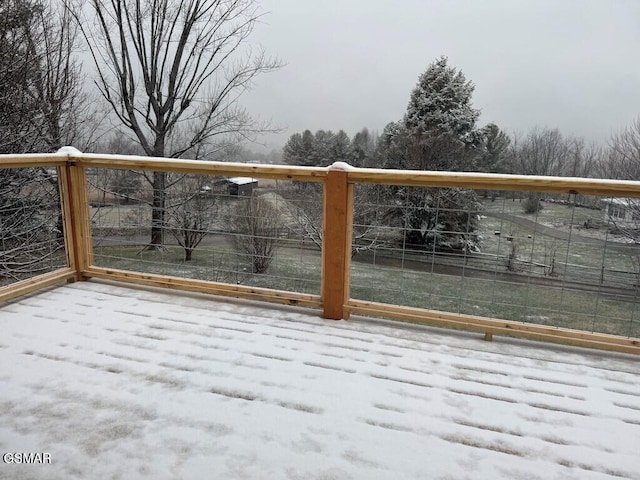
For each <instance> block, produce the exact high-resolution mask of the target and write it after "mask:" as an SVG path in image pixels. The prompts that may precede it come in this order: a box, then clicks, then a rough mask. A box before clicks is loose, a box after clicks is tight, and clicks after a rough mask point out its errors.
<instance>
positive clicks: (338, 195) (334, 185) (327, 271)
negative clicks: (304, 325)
mask: <svg viewBox="0 0 640 480" xmlns="http://www.w3.org/2000/svg"><path fill="white" fill-rule="evenodd" d="M345 166H346V164H345ZM352 229H353V185H352V184H349V182H348V173H347V171H346V169H344V167H342V164H334V166H332V167H331V169H330V170H329V172H328V174H327V177H326V179H325V183H324V215H323V224H322V301H323V317H324V318H329V319H333V320H340V319H343V318H344V319H347V318H348V315H349V314H348V312H346V311H345V310H344V305H345V303H346V302H347V300H348V299H349V278H350V268H351V234H352Z"/></svg>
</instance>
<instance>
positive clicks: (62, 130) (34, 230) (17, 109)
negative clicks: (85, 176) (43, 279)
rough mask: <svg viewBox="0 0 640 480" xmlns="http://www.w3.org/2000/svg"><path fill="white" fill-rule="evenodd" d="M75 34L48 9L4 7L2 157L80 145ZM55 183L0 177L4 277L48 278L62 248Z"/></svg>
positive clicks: (37, 175) (37, 174)
mask: <svg viewBox="0 0 640 480" xmlns="http://www.w3.org/2000/svg"><path fill="white" fill-rule="evenodd" d="M75 51H76V42H75V33H74V31H73V28H72V24H71V22H70V19H69V17H68V16H66V14H65V11H64V10H60V9H57V8H55V7H54V6H53V4H50V3H48V2H46V1H37V0H7V1H4V2H2V3H0V153H23V152H28V151H31V152H33V151H40V152H41V151H52V150H56V149H58V148H59V147H60V146H62V145H63V144H64V143H67V142H68V141H70V140H71V139H74V138H78V136H77V135H78V132H80V131H81V129H80V128H79V127H78V125H79V124H80V123H83V124H84V122H83V121H82V120H83V118H82V110H81V109H79V108H78V100H79V99H80V98H81V90H80V87H79V84H80V82H79V80H80V69H79V67H78V66H77V65H76V64H75V63H74V61H73V56H74V54H75ZM57 185H58V183H57V178H56V176H55V174H54V171H53V170H48V169H44V168H37V169H16V170H3V171H1V172H0V224H1V227H2V228H1V229H0V240H1V241H0V244H1V245H0V265H1V267H0V270H2V274H1V275H2V276H3V277H5V278H7V277H11V278H13V279H19V278H24V276H28V275H30V274H31V275H32V274H34V273H38V272H42V271H45V270H46V269H47V268H48V267H47V266H46V265H47V263H49V261H50V260H53V259H54V258H55V257H57V256H59V250H60V248H61V246H62V214H61V211H60V208H59V193H58V189H57Z"/></svg>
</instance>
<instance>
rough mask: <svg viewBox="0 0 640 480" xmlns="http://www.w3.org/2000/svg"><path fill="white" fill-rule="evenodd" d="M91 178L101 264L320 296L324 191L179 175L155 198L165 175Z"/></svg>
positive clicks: (122, 173) (97, 174) (97, 172)
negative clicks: (158, 182) (155, 182)
mask: <svg viewBox="0 0 640 480" xmlns="http://www.w3.org/2000/svg"><path fill="white" fill-rule="evenodd" d="M87 178H88V184H89V199H90V204H91V209H90V210H91V225H92V237H93V248H94V263H95V265H96V266H99V267H108V268H118V269H123V270H133V271H139V272H144V273H154V274H161V275H168V276H176V277H181V278H189V279H197V280H207V281H215V282H222V283H227V284H238V285H247V286H254V287H264V288H272V289H278V290H286V291H292V292H299V293H311V294H319V293H320V284H321V246H322V239H321V232H322V186H321V185H317V184H306V183H301V182H292V181H282V180H270V179H253V178H249V177H231V178H229V177H220V176H212V175H185V174H177V173H171V174H165V175H164V179H163V182H164V183H163V185H164V188H163V189H162V190H161V191H160V190H157V189H156V190H155V194H154V179H155V180H156V181H157V180H158V178H157V176H156V172H142V171H134V170H110V169H102V168H100V169H89V170H88V172H87ZM154 199H155V200H154ZM154 202H155V204H154Z"/></svg>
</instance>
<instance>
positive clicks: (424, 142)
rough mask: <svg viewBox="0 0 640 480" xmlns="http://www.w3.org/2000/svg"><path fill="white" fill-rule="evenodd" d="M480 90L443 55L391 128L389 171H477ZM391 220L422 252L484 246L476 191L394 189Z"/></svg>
mask: <svg viewBox="0 0 640 480" xmlns="http://www.w3.org/2000/svg"><path fill="white" fill-rule="evenodd" d="M473 90H474V86H473V84H472V83H471V82H469V81H467V80H466V78H465V76H464V74H463V73H462V72H459V71H457V70H456V69H455V68H453V67H449V66H448V65H447V58H446V57H440V58H438V59H437V60H436V61H435V62H434V63H432V64H431V65H429V67H428V68H427V70H426V71H425V72H424V73H423V74H422V75H420V78H419V79H418V83H417V85H416V87H415V88H414V89H413V91H412V92H411V96H410V100H409V104H408V106H407V113H406V114H405V116H404V118H403V120H402V121H400V122H395V123H391V124H389V125H387V126H386V127H385V130H384V132H383V134H382V137H381V139H380V142H379V144H378V155H381V156H383V158H384V165H385V167H387V168H400V169H411V170H449V171H461V170H475V169H476V168H477V165H478V161H479V158H480V152H481V150H482V140H483V136H482V134H481V132H480V131H478V130H477V129H476V121H477V119H478V117H479V115H480V112H479V110H476V109H474V108H473V107H472V105H471V96H472V94H473ZM389 193H390V195H391V196H392V197H393V198H392V199H390V200H389V202H388V204H389V205H393V207H391V209H390V212H389V214H390V215H389V216H390V217H391V218H394V219H395V221H396V222H398V223H399V225H401V227H402V228H403V231H404V238H403V241H404V242H405V243H406V244H410V245H413V246H414V247H416V248H420V247H422V248H424V247H427V246H429V247H432V248H438V249H453V250H464V251H465V252H468V251H471V250H475V249H477V248H478V239H477V235H476V234H475V230H476V228H477V222H478V220H477V210H478V207H479V203H478V200H477V195H476V193H475V192H474V191H472V190H464V189H433V188H406V187H390V189H389Z"/></svg>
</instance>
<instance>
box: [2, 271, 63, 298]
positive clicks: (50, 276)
mask: <svg viewBox="0 0 640 480" xmlns="http://www.w3.org/2000/svg"><path fill="white" fill-rule="evenodd" d="M75 278H76V271H75V270H73V269H71V268H61V269H59V270H55V271H53V272H48V273H43V274H42V275H38V276H35V277H32V278H29V279H27V280H21V281H19V282H14V283H12V284H11V285H7V286H6V287H2V288H0V302H6V301H7V300H11V299H12V298H18V297H21V296H23V295H27V294H29V293H33V292H37V291H38V290H42V289H43V288H47V287H50V286H51V285H56V284H58V283H63V282H67V281H69V280H73V279H75Z"/></svg>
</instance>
